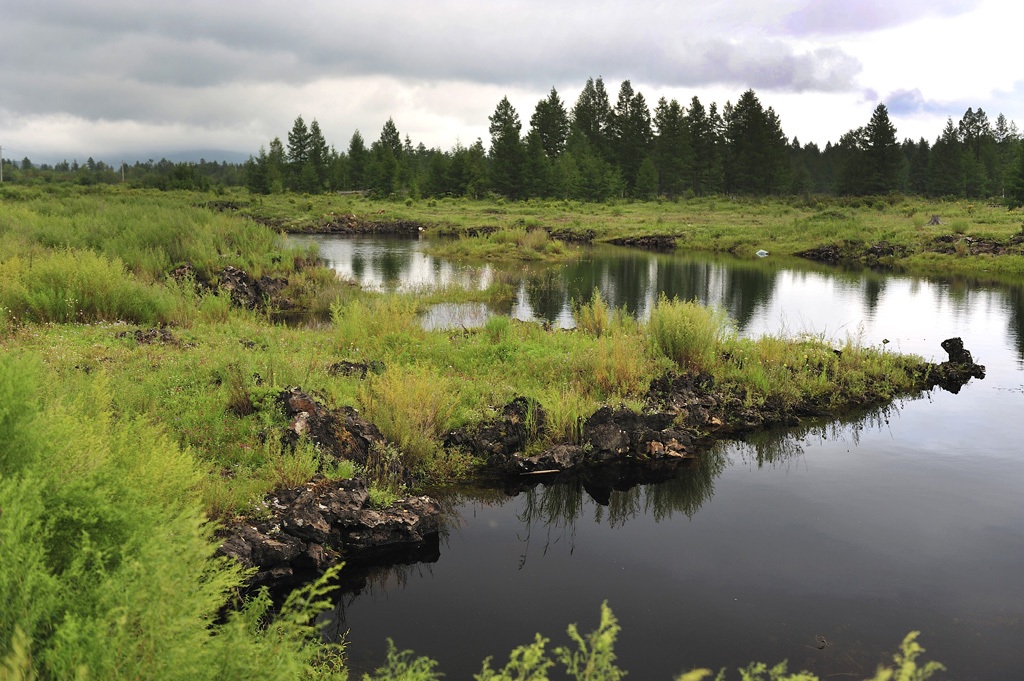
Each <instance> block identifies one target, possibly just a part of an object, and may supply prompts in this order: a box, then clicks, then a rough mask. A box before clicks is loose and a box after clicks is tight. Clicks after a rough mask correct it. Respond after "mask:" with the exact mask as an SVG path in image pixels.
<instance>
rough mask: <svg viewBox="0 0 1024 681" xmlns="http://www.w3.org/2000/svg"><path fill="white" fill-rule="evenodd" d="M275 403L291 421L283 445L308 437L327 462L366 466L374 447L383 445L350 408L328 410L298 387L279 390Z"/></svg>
mask: <svg viewBox="0 0 1024 681" xmlns="http://www.w3.org/2000/svg"><path fill="white" fill-rule="evenodd" d="M278 402H279V404H280V405H281V408H282V409H283V410H284V412H285V415H286V416H288V417H289V418H290V419H291V423H290V425H289V427H288V430H287V432H286V433H285V436H284V439H285V442H286V443H287V444H290V445H294V444H296V443H297V442H298V441H299V439H300V438H301V437H303V436H305V437H308V438H309V439H310V440H311V441H312V442H313V443H314V444H315V445H317V447H319V448H320V451H321V453H322V454H323V455H324V456H323V458H324V459H325V460H326V461H331V462H333V463H337V462H338V461H341V460H343V459H349V460H351V461H354V462H356V463H358V464H360V465H365V464H366V461H367V457H368V456H369V454H370V448H371V447H372V446H373V444H374V443H380V445H384V444H386V440H385V439H384V436H383V435H382V434H381V432H380V430H379V429H378V428H377V426H375V425H373V424H372V423H370V422H369V421H367V420H366V419H364V418H363V417H362V416H361V415H360V414H359V412H358V411H356V410H355V409H353V408H352V407H339V408H337V409H328V408H327V407H325V406H324V405H323V404H322V403H321V402H320V401H318V400H317V399H316V398H315V397H313V396H312V395H309V394H308V393H306V392H303V390H302V389H301V388H298V387H293V388H289V389H288V390H285V391H282V392H281V393H280V394H279V395H278Z"/></svg>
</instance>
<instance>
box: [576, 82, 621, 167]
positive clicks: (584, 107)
mask: <svg viewBox="0 0 1024 681" xmlns="http://www.w3.org/2000/svg"><path fill="white" fill-rule="evenodd" d="M611 117H612V107H611V104H610V103H609V100H608V92H607V91H606V90H605V88H604V81H603V80H602V79H601V78H598V79H597V80H594V79H592V78H588V79H587V84H586V85H585V86H584V87H583V91H582V92H581V93H580V96H579V98H578V99H577V100H576V105H575V106H574V107H573V109H572V120H571V121H570V123H569V134H570V137H571V136H576V137H577V138H582V140H583V141H585V142H586V143H587V144H589V145H590V147H591V149H593V151H594V152H595V153H597V154H599V155H601V156H602V157H604V158H607V157H608V155H609V154H610V153H611V145H610V143H609V128H610V125H611Z"/></svg>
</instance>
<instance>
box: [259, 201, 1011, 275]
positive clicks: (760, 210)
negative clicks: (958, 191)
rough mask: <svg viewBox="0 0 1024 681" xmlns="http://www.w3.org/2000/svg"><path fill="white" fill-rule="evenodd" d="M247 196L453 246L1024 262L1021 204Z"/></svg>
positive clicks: (961, 266)
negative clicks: (656, 248)
mask: <svg viewBox="0 0 1024 681" xmlns="http://www.w3.org/2000/svg"><path fill="white" fill-rule="evenodd" d="M244 203H245V205H240V206H239V210H240V212H242V213H248V214H251V215H254V216H259V217H260V218H261V219H265V220H267V221H269V222H270V223H272V224H274V225H277V226H278V227H279V228H281V229H287V230H301V229H308V228H311V227H315V226H317V225H323V224H326V223H327V222H329V221H331V220H332V219H333V217H332V216H334V217H336V216H338V215H354V216H355V217H357V218H359V219H366V220H372V221H384V220H396V221H413V222H418V223H421V224H422V225H423V226H425V228H426V229H427V232H428V233H431V232H443V233H451V234H463V235H468V236H465V237H464V241H465V243H463V244H461V245H459V246H457V247H454V248H455V250H453V251H452V253H455V254H459V255H465V256H475V257H487V256H488V254H489V253H492V252H494V244H493V243H492V242H493V241H494V240H495V238H494V236H493V235H492V233H493V232H510V231H515V230H520V231H527V232H529V231H535V230H544V231H546V232H549V233H551V234H554V235H556V236H558V237H559V238H567V239H581V238H582V239H594V240H597V241H610V240H614V239H622V238H629V237H645V236H658V237H669V238H671V239H672V240H674V243H675V245H676V247H677V248H680V249H688V250H700V251H709V252H731V253H735V254H737V255H740V256H750V257H753V254H754V253H755V252H756V251H758V250H761V249H764V250H766V251H768V252H769V253H772V254H775V255H794V254H798V253H803V252H806V251H809V250H812V249H815V248H819V247H821V246H826V245H834V246H836V247H837V251H838V253H839V256H840V259H841V260H843V261H853V262H864V263H867V264H882V265H896V266H900V267H904V268H908V269H910V270H913V271H915V272H918V273H921V274H928V273H943V274H951V273H957V274H975V275H985V276H990V275H997V274H1004V275H1021V274H1024V248H1022V243H1021V242H1022V241H1024V237H1022V220H1024V213H1022V212H1021V211H1020V210H1008V209H1007V208H1006V207H1005V206H1004V205H1002V204H997V203H983V202H977V203H972V202H967V201H942V200H926V199H922V198H917V197H903V196H885V197H858V198H830V197H813V196H809V197H788V198H784V197H783V198H758V199H745V198H728V197H705V198H697V199H690V200H680V201H678V202H671V201H662V202H627V201H620V202H614V203H596V204H595V203H580V202H575V201H554V200H550V201H543V200H542V201H523V202H506V201H505V200H504V199H496V200H479V201H470V200H467V199H441V200H436V199H431V200H425V201H424V200H412V199H407V200H404V201H375V200H371V199H367V198H363V197H352V196H347V197H339V196H329V195H323V196H293V195H272V196H266V197H258V198H254V199H252V200H248V201H244ZM933 218H936V220H935V224H932V223H933ZM880 245H881V246H882V247H881V248H879V246H880ZM541 255H543V254H541ZM553 255H554V257H561V256H562V255H563V254H562V253H561V252H556V253H554V254H553Z"/></svg>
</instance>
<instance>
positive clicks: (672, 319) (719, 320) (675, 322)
mask: <svg viewBox="0 0 1024 681" xmlns="http://www.w3.org/2000/svg"><path fill="white" fill-rule="evenodd" d="M646 331H647V336H648V340H649V342H650V346H651V347H652V348H653V349H654V350H655V351H657V352H658V353H660V354H661V355H663V356H665V357H667V358H668V359H670V360H672V361H673V362H675V363H676V364H677V365H678V366H679V367H680V368H682V369H685V370H688V371H708V370H710V369H711V368H712V367H713V366H714V364H715V362H716V356H717V354H718V351H719V344H720V343H721V342H722V341H723V340H725V339H726V338H728V337H729V336H731V335H732V333H733V331H732V327H731V324H730V322H729V318H728V316H727V315H726V314H725V312H724V311H722V310H714V309H709V308H706V307H704V306H702V305H700V304H699V303H697V302H696V301H690V302H683V301H680V300H678V299H671V300H670V299H668V298H667V297H666V296H665V295H662V296H661V298H659V299H658V302H657V303H656V304H655V306H654V308H653V309H652V310H651V316H650V319H648V320H647V325H646Z"/></svg>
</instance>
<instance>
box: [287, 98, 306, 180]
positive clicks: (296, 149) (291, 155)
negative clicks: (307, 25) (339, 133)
mask: <svg viewBox="0 0 1024 681" xmlns="http://www.w3.org/2000/svg"><path fill="white" fill-rule="evenodd" d="M287 159H288V186H289V188H291V189H299V190H300V191H301V187H300V182H301V176H302V167H303V166H304V165H306V162H307V161H308V160H309V128H308V127H306V122H305V121H304V120H302V116H299V117H297V118H296V119H295V123H293V124H292V129H291V130H290V131H289V132H288V156H287Z"/></svg>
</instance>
